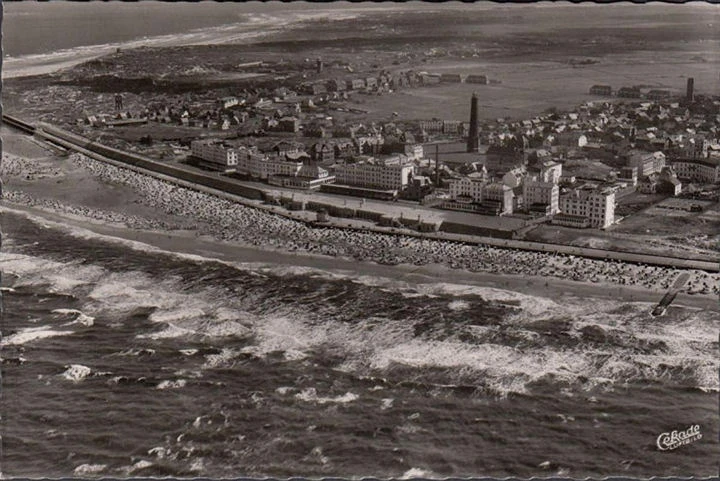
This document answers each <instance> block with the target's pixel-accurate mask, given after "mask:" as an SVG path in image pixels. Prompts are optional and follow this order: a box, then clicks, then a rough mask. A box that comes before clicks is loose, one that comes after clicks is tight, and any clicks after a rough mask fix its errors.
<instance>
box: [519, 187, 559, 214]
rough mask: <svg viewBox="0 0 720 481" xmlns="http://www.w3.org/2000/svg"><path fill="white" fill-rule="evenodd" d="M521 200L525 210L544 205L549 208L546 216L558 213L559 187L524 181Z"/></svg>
mask: <svg viewBox="0 0 720 481" xmlns="http://www.w3.org/2000/svg"><path fill="white" fill-rule="evenodd" d="M523 200H524V202H525V207H527V208H530V207H532V206H538V205H544V206H548V207H549V209H548V214H550V215H553V214H557V213H558V212H559V211H560V203H559V202H560V187H558V185H557V184H556V183H554V182H543V181H536V180H526V181H525V183H524V185H523Z"/></svg>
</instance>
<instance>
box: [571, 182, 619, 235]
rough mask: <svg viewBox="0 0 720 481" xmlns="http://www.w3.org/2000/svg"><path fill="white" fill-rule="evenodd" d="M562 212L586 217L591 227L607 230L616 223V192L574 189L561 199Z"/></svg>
mask: <svg viewBox="0 0 720 481" xmlns="http://www.w3.org/2000/svg"><path fill="white" fill-rule="evenodd" d="M559 204H560V205H559V207H560V212H562V213H563V214H569V215H575V216H584V217H587V218H588V219H589V220H590V226H591V227H597V228H600V229H605V228H607V227H610V226H611V225H612V224H613V223H614V222H615V192H614V191H611V190H603V191H598V190H594V189H572V190H570V191H568V192H567V193H565V194H562V195H561V196H560V198H559Z"/></svg>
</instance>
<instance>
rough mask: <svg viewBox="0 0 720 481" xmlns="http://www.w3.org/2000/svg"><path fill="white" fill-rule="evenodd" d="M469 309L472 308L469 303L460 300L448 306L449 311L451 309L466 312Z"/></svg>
mask: <svg viewBox="0 0 720 481" xmlns="http://www.w3.org/2000/svg"><path fill="white" fill-rule="evenodd" d="M469 307H470V305H469V304H468V303H467V302H465V301H460V300H457V301H451V302H450V303H449V304H448V309H450V310H452V311H464V310H465V309H468V308H469Z"/></svg>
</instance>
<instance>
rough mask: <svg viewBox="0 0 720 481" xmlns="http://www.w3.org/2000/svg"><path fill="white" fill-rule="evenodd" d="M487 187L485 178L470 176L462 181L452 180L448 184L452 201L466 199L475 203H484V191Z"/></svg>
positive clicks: (461, 179)
mask: <svg viewBox="0 0 720 481" xmlns="http://www.w3.org/2000/svg"><path fill="white" fill-rule="evenodd" d="M485 185H486V182H485V180H484V179H483V176H473V175H469V176H467V177H462V178H460V179H454V180H451V181H450V182H449V183H448V193H449V194H450V198H451V199H457V198H458V197H466V198H469V199H472V200H473V201H474V202H482V200H483V189H484V187H485Z"/></svg>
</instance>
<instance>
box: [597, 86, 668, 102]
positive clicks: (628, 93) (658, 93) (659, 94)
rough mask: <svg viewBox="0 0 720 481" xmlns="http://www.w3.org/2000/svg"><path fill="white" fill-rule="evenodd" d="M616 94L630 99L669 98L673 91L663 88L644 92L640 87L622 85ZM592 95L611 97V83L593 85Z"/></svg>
mask: <svg viewBox="0 0 720 481" xmlns="http://www.w3.org/2000/svg"><path fill="white" fill-rule="evenodd" d="M615 94H616V95H617V96H618V97H622V98H628V99H639V98H643V97H644V98H646V99H649V100H667V99H669V98H670V97H672V92H670V91H669V90H663V89H652V90H649V91H648V92H647V93H645V94H643V91H642V90H641V88H640V87H637V86H633V87H620V88H619V89H618V90H617V92H615ZM590 95H600V96H603V97H610V96H612V95H613V89H612V87H611V86H610V85H593V86H592V87H590Z"/></svg>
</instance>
